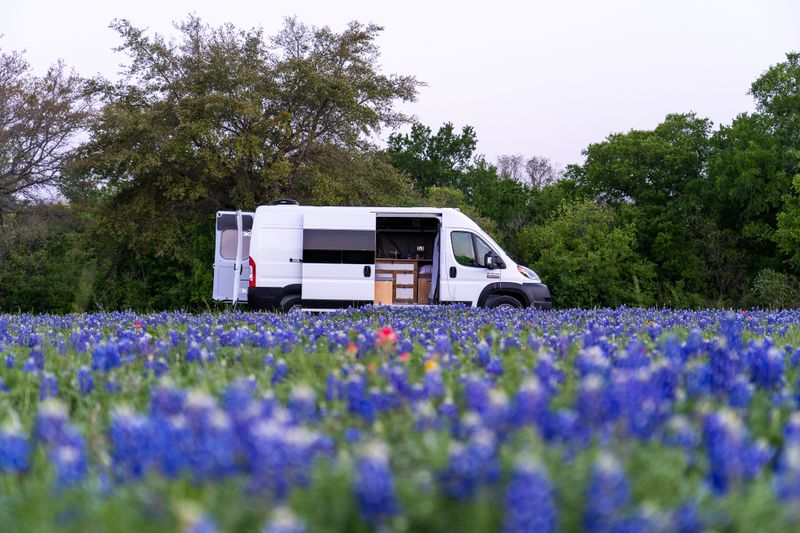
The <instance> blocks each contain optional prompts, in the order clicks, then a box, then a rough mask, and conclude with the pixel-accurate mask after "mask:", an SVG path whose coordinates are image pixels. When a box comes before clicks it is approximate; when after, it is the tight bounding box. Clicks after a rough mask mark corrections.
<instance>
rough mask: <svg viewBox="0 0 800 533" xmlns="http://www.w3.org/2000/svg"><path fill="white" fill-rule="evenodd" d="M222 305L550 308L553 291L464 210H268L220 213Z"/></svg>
mask: <svg viewBox="0 0 800 533" xmlns="http://www.w3.org/2000/svg"><path fill="white" fill-rule="evenodd" d="M216 247H217V248H216V260H215V269H214V294H213V298H214V299H215V300H220V301H231V302H234V303H236V302H242V301H246V302H247V304H248V305H249V306H250V307H252V308H257V309H271V310H283V311H291V310H294V309H299V308H303V309H310V310H329V309H337V308H343V307H356V306H361V305H366V304H387V305H426V304H440V303H441V304H444V303H463V304H466V305H470V306H473V307H475V306H477V307H529V306H534V307H538V308H542V309H549V308H551V306H552V303H551V298H550V291H549V289H548V288H547V286H546V285H544V284H543V283H542V282H541V280H540V279H539V277H538V276H537V275H536V273H534V272H533V271H532V270H530V269H529V268H526V267H524V266H522V265H517V264H516V263H515V262H514V261H513V260H512V259H511V258H510V257H509V256H508V255H507V254H506V253H505V251H503V249H502V248H501V247H500V246H499V245H498V244H497V243H496V242H494V240H492V238H491V237H490V236H489V235H487V234H486V232H484V231H483V230H482V229H481V228H480V227H479V226H478V225H477V224H476V223H475V222H473V221H472V220H471V219H470V218H469V217H467V216H466V215H464V214H463V213H462V212H461V211H459V210H458V209H451V208H430V207H414V208H407V207H320V206H300V205H268V206H260V207H258V208H257V209H256V211H255V213H245V212H233V211H222V212H219V213H217V238H216Z"/></svg>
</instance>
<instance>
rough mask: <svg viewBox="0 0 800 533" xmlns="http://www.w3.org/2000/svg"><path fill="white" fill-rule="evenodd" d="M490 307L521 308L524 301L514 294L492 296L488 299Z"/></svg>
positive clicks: (487, 304) (487, 303) (487, 302)
mask: <svg viewBox="0 0 800 533" xmlns="http://www.w3.org/2000/svg"><path fill="white" fill-rule="evenodd" d="M486 307H487V308H489V309H521V308H522V303H520V301H519V300H517V299H516V298H514V297H513V296H492V297H491V298H489V299H488V300H486Z"/></svg>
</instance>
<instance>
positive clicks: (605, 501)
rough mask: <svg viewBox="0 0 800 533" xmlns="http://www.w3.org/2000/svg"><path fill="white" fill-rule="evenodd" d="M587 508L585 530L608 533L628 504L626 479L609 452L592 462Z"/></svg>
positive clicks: (628, 492)
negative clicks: (606, 532) (593, 463)
mask: <svg viewBox="0 0 800 533" xmlns="http://www.w3.org/2000/svg"><path fill="white" fill-rule="evenodd" d="M586 502H587V503H588V508H587V510H586V514H585V515H584V522H583V523H584V527H585V528H586V530H587V531H598V532H599V531H610V530H611V529H612V526H613V525H614V523H615V522H616V520H617V519H618V518H619V517H620V516H621V513H622V511H623V510H624V508H625V507H626V506H627V505H628V503H629V502H630V488H629V486H628V478H627V477H626V476H625V472H623V470H622V467H621V466H620V465H619V463H618V462H617V460H616V459H615V458H614V457H613V456H611V455H610V454H608V453H604V454H602V455H600V457H599V458H598V459H597V461H596V462H595V465H594V468H593V469H592V473H591V476H590V478H589V486H588V488H587V491H586Z"/></svg>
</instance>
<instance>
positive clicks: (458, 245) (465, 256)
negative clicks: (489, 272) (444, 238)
mask: <svg viewBox="0 0 800 533" xmlns="http://www.w3.org/2000/svg"><path fill="white" fill-rule="evenodd" d="M450 240H451V241H452V243H453V255H454V256H455V258H456V261H457V262H458V264H460V265H464V266H469V267H478V268H482V267H484V266H485V265H484V259H485V257H486V254H487V253H488V252H491V251H492V249H491V247H489V245H488V244H486V241H484V240H483V239H481V238H480V237H478V236H477V235H475V234H474V233H470V232H468V231H454V232H453V233H451V234H450Z"/></svg>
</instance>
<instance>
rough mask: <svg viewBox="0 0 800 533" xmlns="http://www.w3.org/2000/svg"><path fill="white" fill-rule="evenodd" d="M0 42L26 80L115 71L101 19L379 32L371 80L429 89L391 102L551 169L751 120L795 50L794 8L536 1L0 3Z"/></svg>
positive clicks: (494, 152)
mask: <svg viewBox="0 0 800 533" xmlns="http://www.w3.org/2000/svg"><path fill="white" fill-rule="evenodd" d="M0 5H2V6H3V8H2V13H3V15H2V18H1V19H0V34H3V35H4V36H3V38H2V39H0V48H2V49H3V50H6V51H7V50H23V49H24V50H26V56H27V58H28V60H29V61H30V63H31V64H32V65H33V67H34V68H35V69H36V71H37V72H43V71H44V70H45V69H46V68H47V66H48V65H49V64H51V63H52V62H54V61H55V60H56V59H58V58H63V59H64V60H65V61H66V63H67V64H68V65H70V66H72V67H74V68H75V69H76V70H77V71H78V72H79V73H80V74H83V75H87V76H88V75H94V74H98V73H99V74H102V75H104V76H106V77H109V78H115V77H116V76H117V72H118V71H119V65H120V63H122V62H124V61H125V58H124V56H122V55H121V54H119V53H115V52H113V51H112V48H113V47H114V46H116V45H118V44H119V42H120V40H119V38H118V36H117V35H116V33H115V32H114V31H112V30H111V29H109V27H108V24H109V22H111V20H113V19H114V18H127V19H129V20H130V21H131V22H132V23H133V24H134V25H135V26H137V27H144V28H148V29H149V30H150V32H151V33H152V32H159V33H162V34H167V35H169V34H173V33H174V30H173V28H172V22H173V21H177V20H182V19H184V18H185V17H186V16H187V14H189V13H195V14H196V15H198V16H199V17H200V18H201V19H202V20H203V21H205V22H207V23H210V24H211V25H214V26H217V25H220V24H222V23H225V22H231V23H233V24H234V25H236V26H238V27H242V28H250V27H254V26H261V27H263V28H264V30H265V33H267V34H273V33H275V32H276V31H277V29H278V28H279V27H280V25H281V23H282V18H283V17H284V16H290V15H297V16H298V17H299V19H300V20H301V21H303V22H306V23H310V24H314V25H317V26H322V25H327V26H330V27H331V28H332V29H334V30H341V29H342V28H343V27H344V25H345V24H346V23H347V21H349V20H359V21H362V22H375V23H377V24H380V25H382V26H384V27H385V30H384V32H383V33H382V35H381V36H380V39H379V45H380V48H381V51H382V58H381V62H382V65H383V71H384V72H387V73H398V74H414V75H416V76H418V78H419V79H420V80H423V81H425V82H426V83H427V84H428V86H427V87H424V88H423V89H422V90H421V91H420V94H419V100H418V101H417V102H416V103H413V104H410V105H407V106H404V107H403V109H404V110H405V111H407V112H409V113H412V114H414V115H416V116H417V118H418V119H419V120H420V121H421V122H422V123H424V124H427V125H429V126H431V127H433V128H434V129H435V128H438V126H439V125H441V124H442V123H444V122H446V121H450V122H453V123H454V124H455V125H456V126H457V127H458V128H460V127H461V126H464V125H467V124H469V125H472V126H474V127H475V129H476V131H477V134H478V139H479V146H478V151H479V152H481V153H483V154H485V155H486V156H487V157H488V158H489V159H490V160H492V161H494V160H495V159H496V157H497V156H498V155H500V154H512V153H513V154H523V155H526V156H530V155H543V156H546V157H550V158H551V159H552V160H554V161H555V162H557V163H559V164H561V165H566V164H568V163H573V162H579V161H581V160H582V157H581V150H583V149H584V148H585V147H586V146H587V145H588V144H589V143H591V142H597V141H601V140H602V139H603V138H605V137H606V136H607V135H608V134H609V133H611V132H619V131H627V130H630V129H632V128H652V127H654V126H655V125H656V124H658V123H659V122H660V121H661V120H662V119H663V118H664V117H665V115H666V114H668V113H673V112H688V111H694V112H696V113H697V114H698V115H701V116H704V117H708V118H710V119H711V120H713V121H714V123H715V124H716V125H719V124H720V123H723V124H724V123H730V121H731V120H732V119H733V118H734V117H735V116H736V115H737V114H739V113H741V112H744V111H752V109H753V102H752V99H751V97H750V96H749V95H748V94H747V90H748V88H749V86H750V83H752V81H753V80H755V79H756V77H757V76H758V75H759V74H760V73H761V72H763V71H764V70H766V69H767V68H768V67H769V66H770V65H773V64H775V63H778V62H780V61H782V60H783V59H784V58H785V53H786V52H789V51H793V50H794V51H800V1H798V0H762V1H755V0H752V1H741V0H706V1H704V0H662V1H655V0H651V1H646V0H640V1H634V0H603V1H599V0H564V1H556V0H549V1H547V2H541V1H530V2H522V1H519V2H514V1H507V0H490V1H479V2H475V1H471V0H462V1H450V0H448V1H435V0H427V1H418V0H403V1H399V2H382V1H380V0H371V1H362V0H336V1H325V0H294V1H275V0H261V1H235V0H228V1H219V0H216V1H213V2H212V1H209V0H193V1H185V0H160V1H154V0H138V1H130V2H115V1H113V0H106V1H86V0H71V1H63V0H59V1H53V0H51V1H37V0H27V1H25V2H21V1H19V0H2V3H1V4H0Z"/></svg>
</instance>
